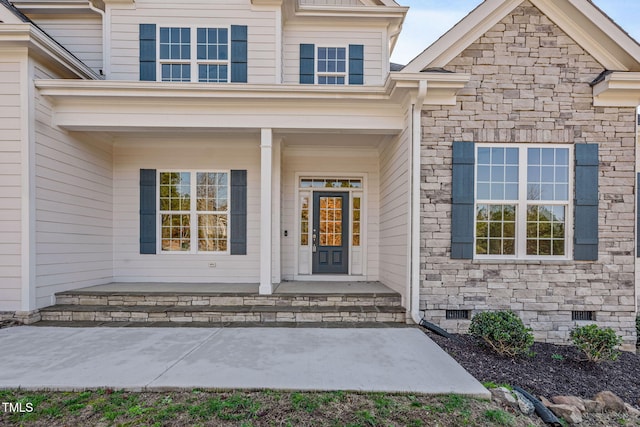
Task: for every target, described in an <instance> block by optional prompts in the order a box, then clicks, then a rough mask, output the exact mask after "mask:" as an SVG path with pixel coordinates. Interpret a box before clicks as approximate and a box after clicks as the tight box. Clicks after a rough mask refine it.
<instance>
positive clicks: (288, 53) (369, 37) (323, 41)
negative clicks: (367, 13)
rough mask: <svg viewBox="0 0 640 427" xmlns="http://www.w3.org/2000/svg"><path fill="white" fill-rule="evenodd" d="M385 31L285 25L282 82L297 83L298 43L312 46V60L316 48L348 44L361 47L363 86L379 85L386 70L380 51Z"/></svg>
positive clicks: (364, 28) (387, 66)
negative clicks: (313, 47)
mask: <svg viewBox="0 0 640 427" xmlns="http://www.w3.org/2000/svg"><path fill="white" fill-rule="evenodd" d="M385 31H386V30H385V29H383V28H375V27H372V28H367V27H360V26H359V27H357V28H356V27H353V26H346V25H345V27H341V26H337V25H331V26H326V27H319V26H317V27H315V26H314V27H311V26H308V25H305V26H293V25H289V26H285V28H284V53H283V54H284V83H286V84H298V83H299V82H300V44H313V45H315V47H316V49H315V54H314V55H315V57H316V61H317V55H318V47H332V46H342V47H346V46H348V45H350V44H360V45H363V46H364V84H365V85H366V86H375V85H382V84H383V83H384V80H385V79H386V76H387V74H388V72H387V70H388V69H389V60H388V58H386V57H385V55H386V49H385V48H384V43H386V42H384V40H385ZM347 50H348V49H347ZM347 58H348V52H347ZM347 62H348V60H347ZM316 72H317V70H316ZM347 81H348V77H347Z"/></svg>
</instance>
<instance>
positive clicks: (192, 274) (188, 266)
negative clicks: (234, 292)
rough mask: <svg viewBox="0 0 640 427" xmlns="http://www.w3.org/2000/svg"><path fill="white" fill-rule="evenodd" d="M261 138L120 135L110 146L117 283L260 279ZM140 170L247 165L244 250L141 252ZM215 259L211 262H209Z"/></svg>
mask: <svg viewBox="0 0 640 427" xmlns="http://www.w3.org/2000/svg"><path fill="white" fill-rule="evenodd" d="M259 144H260V137H259V136H257V135H255V136H247V137H239V136H233V135H230V136H207V137H198V136H191V137H190V136H189V135H188V134H175V135H161V134H156V135H153V136H139V137H136V136H132V137H122V138H119V139H118V140H116V142H115V147H114V162H113V165H114V166H113V167H114V172H113V173H114V189H113V194H114V196H113V206H114V272H113V280H114V281H116V282H184V283H198V282H200V283H212V282H219V283H225V282H227V283H257V282H259V279H260V148H259ZM140 169H157V170H177V171H181V170H185V171H198V170H227V171H228V170H232V169H243V170H247V180H248V183H247V213H248V216H247V255H227V254H184V253H173V254H168V253H164V254H155V255H141V254H140V243H139V239H140V218H139V211H140V190H139V183H140ZM210 263H215V267H210V266H209V264H210Z"/></svg>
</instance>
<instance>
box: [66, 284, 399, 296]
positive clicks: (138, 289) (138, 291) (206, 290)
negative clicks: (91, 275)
mask: <svg viewBox="0 0 640 427" xmlns="http://www.w3.org/2000/svg"><path fill="white" fill-rule="evenodd" d="M68 292H69V293H79V292H81V293H83V294H86V295H91V294H96V295H97V294H117V293H127V294H129V295H142V294H144V295H148V294H165V295H179V294H207V295H216V294H228V295H257V294H258V284H257V283H123V282H114V283H108V284H105V285H96V286H89V287H86V288H79V289H74V290H73V291H68ZM61 294H65V292H62V293H61ZM291 294H298V295H364V294H366V295H372V294H373V295H398V293H397V292H395V291H393V290H392V289H390V288H388V287H387V286H385V285H384V284H382V283H381V282H356V281H353V282H350V281H344V282H343V281H340V282H329V281H293V282H282V283H280V284H278V285H276V287H275V290H274V292H273V295H276V296H277V295H291Z"/></svg>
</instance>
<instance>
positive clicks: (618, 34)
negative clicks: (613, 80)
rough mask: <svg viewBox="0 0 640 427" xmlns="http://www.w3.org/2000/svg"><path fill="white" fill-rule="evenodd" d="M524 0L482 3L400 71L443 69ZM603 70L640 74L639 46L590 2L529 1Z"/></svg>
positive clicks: (561, 0)
mask: <svg viewBox="0 0 640 427" xmlns="http://www.w3.org/2000/svg"><path fill="white" fill-rule="evenodd" d="M522 1H523V0H485V1H484V2H483V3H481V4H480V5H479V6H478V7H477V8H476V9H474V10H473V11H472V12H471V13H469V15H467V16H466V17H465V18H464V19H462V20H461V21H460V22H458V23H457V24H456V25H455V26H454V27H453V28H452V29H451V30H449V31H448V32H447V33H445V34H444V35H443V36H442V37H441V38H440V39H438V40H437V41H436V42H435V43H433V44H432V45H431V46H429V47H428V48H427V49H426V50H425V51H424V52H422V53H421V54H420V55H418V56H417V57H416V58H415V59H413V60H412V61H411V62H410V63H409V64H408V65H407V66H406V67H405V69H404V70H403V71H404V72H407V73H416V72H420V71H422V70H424V69H428V68H438V67H446V66H447V65H448V64H449V63H450V62H451V61H452V60H453V59H454V58H455V57H457V56H458V55H459V54H460V53H462V52H463V51H464V50H465V49H466V48H467V47H469V46H470V45H471V44H472V43H473V42H475V41H476V40H477V39H478V38H480V37H481V36H482V35H483V34H484V33H486V32H487V31H489V30H490V29H491V28H492V27H493V26H494V25H496V24H497V23H498V22H500V21H501V20H502V19H503V18H504V17H505V16H507V15H508V14H509V13H511V12H512V11H513V10H514V9H515V8H516V7H517V6H519V5H520V4H521V3H522ZM529 1H530V2H531V3H532V4H533V5H534V6H535V7H537V8H538V9H540V11H541V12H542V13H544V14H545V15H547V16H548V17H549V19H551V20H552V21H553V22H555V24H556V25H558V26H559V27H560V28H561V29H562V30H563V31H564V32H565V33H567V35H568V36H570V37H571V38H572V39H573V40H575V41H576V43H578V44H579V45H580V46H582V47H583V48H584V49H585V50H586V51H587V52H589V53H590V54H591V55H592V56H593V57H594V58H595V59H596V60H597V61H598V62H599V63H600V64H601V65H602V66H603V67H604V68H605V69H607V70H618V71H640V45H638V43H637V42H636V41H635V40H633V39H632V38H631V37H630V36H629V35H628V34H627V33H626V32H624V30H622V29H621V28H620V27H619V26H618V25H617V24H616V23H615V22H613V21H612V20H611V19H610V18H609V17H608V16H607V15H605V14H604V13H603V12H602V11H601V10H600V9H598V8H597V7H596V6H595V5H594V4H593V3H592V2H590V1H589V0H529Z"/></svg>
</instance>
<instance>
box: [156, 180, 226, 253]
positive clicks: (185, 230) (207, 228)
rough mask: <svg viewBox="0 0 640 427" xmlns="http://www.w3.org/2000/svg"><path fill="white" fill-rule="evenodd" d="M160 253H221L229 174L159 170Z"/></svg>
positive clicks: (224, 247)
mask: <svg viewBox="0 0 640 427" xmlns="http://www.w3.org/2000/svg"><path fill="white" fill-rule="evenodd" d="M159 183H160V185H159V193H158V202H159V213H160V215H159V229H160V230H159V232H160V239H159V240H160V249H161V251H162V252H186V253H197V252H223V253H226V252H227V251H228V247H229V173H228V172H198V171H176V172H173V171H172V172H164V171H161V172H159Z"/></svg>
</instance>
